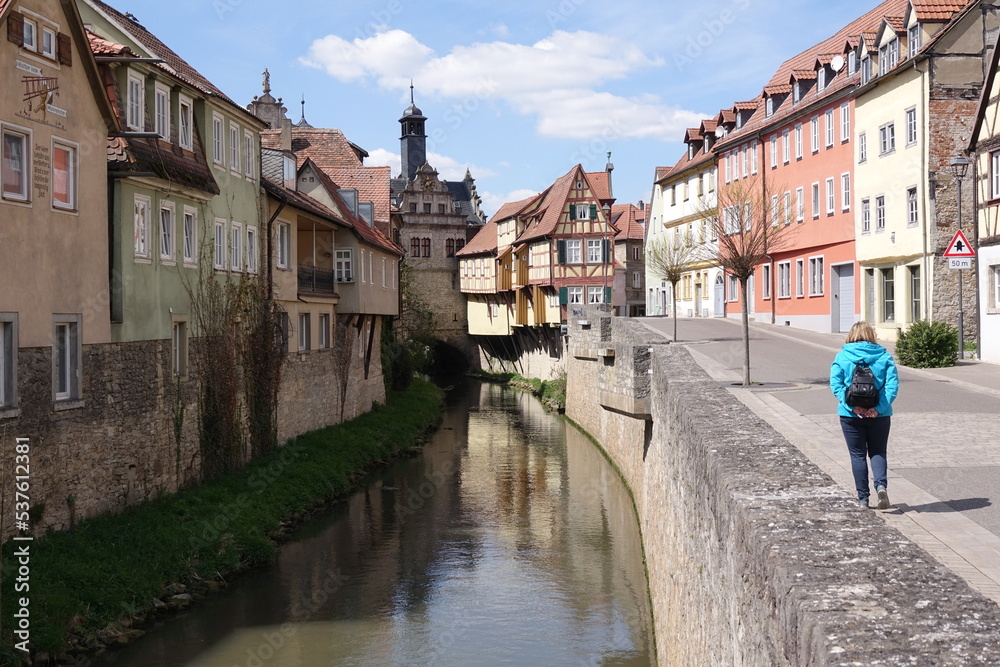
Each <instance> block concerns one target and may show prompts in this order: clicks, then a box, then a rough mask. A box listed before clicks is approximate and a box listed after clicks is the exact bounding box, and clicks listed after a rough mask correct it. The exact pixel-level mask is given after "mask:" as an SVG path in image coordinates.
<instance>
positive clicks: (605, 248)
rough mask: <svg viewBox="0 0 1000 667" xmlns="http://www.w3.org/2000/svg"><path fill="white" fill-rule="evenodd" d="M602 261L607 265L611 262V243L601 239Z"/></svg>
mask: <svg viewBox="0 0 1000 667" xmlns="http://www.w3.org/2000/svg"><path fill="white" fill-rule="evenodd" d="M601 261H602V262H604V263H605V264H607V263H608V262H609V261H611V242H610V241H608V240H607V239H601Z"/></svg>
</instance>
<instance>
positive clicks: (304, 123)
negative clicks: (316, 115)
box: [295, 93, 312, 127]
mask: <svg viewBox="0 0 1000 667" xmlns="http://www.w3.org/2000/svg"><path fill="white" fill-rule="evenodd" d="M301 103H302V118H301V119H300V120H299V122H298V123H296V124H295V127H312V125H310V124H309V121H307V120H306V94H305V93H302V102H301Z"/></svg>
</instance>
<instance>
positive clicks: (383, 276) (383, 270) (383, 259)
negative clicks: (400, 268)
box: [382, 257, 388, 289]
mask: <svg viewBox="0 0 1000 667" xmlns="http://www.w3.org/2000/svg"><path fill="white" fill-rule="evenodd" d="M386 287H388V284H387V283H386V275H385V257H383V258H382V288H383V289H385V288H386Z"/></svg>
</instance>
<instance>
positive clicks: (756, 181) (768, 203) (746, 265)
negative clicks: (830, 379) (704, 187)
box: [698, 176, 798, 387]
mask: <svg viewBox="0 0 1000 667" xmlns="http://www.w3.org/2000/svg"><path fill="white" fill-rule="evenodd" d="M782 189H783V188H780V187H778V186H777V185H774V184H771V183H770V182H768V181H767V180H766V179H764V178H761V177H759V176H753V177H750V178H743V179H740V180H738V181H732V182H731V183H728V184H726V185H725V186H723V187H720V188H719V191H718V192H717V193H716V202H715V204H714V205H712V206H711V207H709V206H708V205H707V204H706V203H704V202H703V203H702V204H701V205H700V207H699V213H698V215H699V217H700V218H701V219H702V220H706V221H708V222H709V223H710V224H712V225H713V227H714V229H715V234H713V236H718V238H719V241H718V246H717V247H716V248H715V249H714V250H713V252H714V254H715V256H714V257H713V258H712V259H713V261H714V262H715V263H716V264H718V265H719V266H720V267H722V269H723V270H724V271H725V272H726V273H727V274H730V275H733V276H736V279H737V280H738V281H739V283H740V305H741V308H742V311H743V351H744V354H743V386H744V387H747V386H750V318H749V313H750V308H749V304H748V302H747V283H748V282H749V281H750V279H751V278H752V277H753V272H754V270H755V269H756V268H757V267H758V266H759V265H761V264H763V263H764V262H765V261H770V260H771V255H772V254H773V253H776V252H780V251H781V250H784V249H785V248H786V247H787V245H788V241H789V237H790V235H791V234H792V231H791V230H792V229H794V228H793V227H791V226H789V223H790V221H791V216H792V212H791V210H790V206H785V207H784V208H783V209H780V208H779V206H778V205H777V202H778V201H779V200H778V199H777V198H776V197H777V196H778V194H779V192H781V191H782ZM795 205H798V204H797V203H796V204H795Z"/></svg>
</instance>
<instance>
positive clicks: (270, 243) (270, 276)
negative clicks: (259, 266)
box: [267, 195, 288, 301]
mask: <svg viewBox="0 0 1000 667" xmlns="http://www.w3.org/2000/svg"><path fill="white" fill-rule="evenodd" d="M277 199H278V208H277V210H275V211H274V214H272V215H271V218H270V219H269V220H268V221H267V300H268V301H273V300H274V262H273V261H272V260H273V259H274V234H273V233H272V232H273V231H274V230H273V227H274V221H275V220H277V219H278V216H279V215H281V211H282V210H283V209H284V208H285V204H287V203H288V198H287V197H285V196H283V195H282V196H280V197H277Z"/></svg>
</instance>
